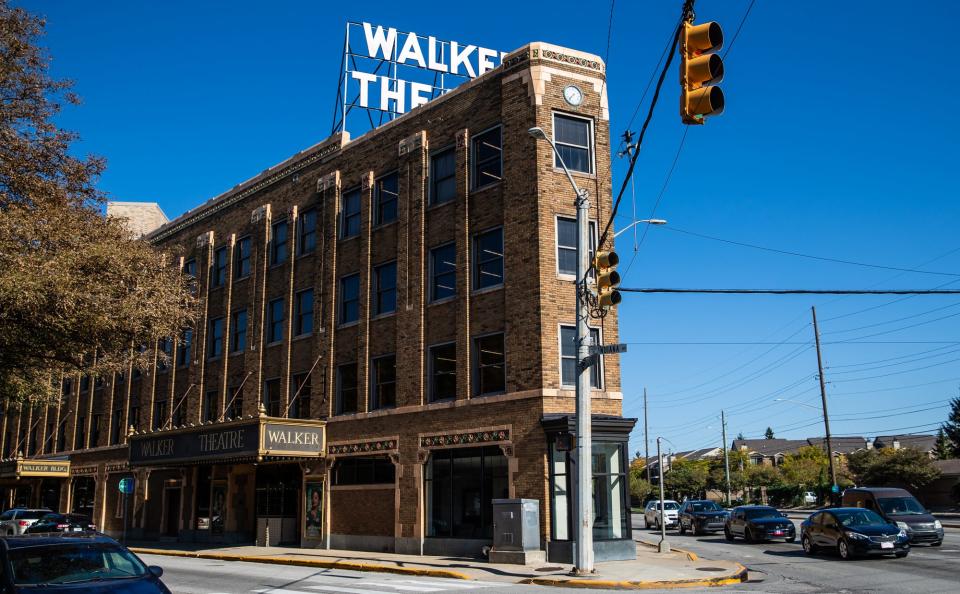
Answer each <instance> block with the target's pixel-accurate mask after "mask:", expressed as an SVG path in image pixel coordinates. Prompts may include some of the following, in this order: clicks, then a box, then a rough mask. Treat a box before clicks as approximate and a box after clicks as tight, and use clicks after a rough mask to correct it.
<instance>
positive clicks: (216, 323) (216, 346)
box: [207, 318, 223, 359]
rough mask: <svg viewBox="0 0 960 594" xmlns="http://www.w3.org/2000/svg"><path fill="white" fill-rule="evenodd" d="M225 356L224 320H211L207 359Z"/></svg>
mask: <svg viewBox="0 0 960 594" xmlns="http://www.w3.org/2000/svg"><path fill="white" fill-rule="evenodd" d="M221 355H223V318H214V319H212V320H210V337H209V339H208V340H207V358H208V359H213V358H214V357H219V356H221Z"/></svg>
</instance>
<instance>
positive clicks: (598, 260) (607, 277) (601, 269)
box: [593, 251, 623, 308]
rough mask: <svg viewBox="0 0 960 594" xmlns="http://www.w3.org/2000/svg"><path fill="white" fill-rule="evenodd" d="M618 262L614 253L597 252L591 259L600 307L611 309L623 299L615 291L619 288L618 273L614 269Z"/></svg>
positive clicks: (618, 257) (617, 257)
mask: <svg viewBox="0 0 960 594" xmlns="http://www.w3.org/2000/svg"><path fill="white" fill-rule="evenodd" d="M619 262H620V256H618V255H617V252H614V251H609V252H597V255H596V256H594V257H593V267H594V269H595V270H596V271H597V302H598V304H599V305H600V307H604V308H610V307H613V306H614V305H617V304H618V303H620V301H621V300H622V299H623V297H621V296H620V291H618V290H617V287H618V286H620V273H619V272H617V271H616V270H615V268H616V266H617V264H618V263H619Z"/></svg>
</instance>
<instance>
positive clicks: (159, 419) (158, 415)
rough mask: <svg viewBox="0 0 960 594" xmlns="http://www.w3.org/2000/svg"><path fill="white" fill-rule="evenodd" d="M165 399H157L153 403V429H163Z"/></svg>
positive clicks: (165, 421) (165, 416)
mask: <svg viewBox="0 0 960 594" xmlns="http://www.w3.org/2000/svg"><path fill="white" fill-rule="evenodd" d="M167 410H168V409H167V401H166V400H158V401H156V402H154V403H153V430H154V431H156V430H158V429H163V428H164V427H165V426H166V424H167V421H168V420H169V419H168V418H167V416H168V414H167Z"/></svg>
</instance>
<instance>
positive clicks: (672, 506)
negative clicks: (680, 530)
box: [654, 501, 680, 511]
mask: <svg viewBox="0 0 960 594" xmlns="http://www.w3.org/2000/svg"><path fill="white" fill-rule="evenodd" d="M654 507H657V508H660V509H665V510H667V511H670V510H672V509H680V504H678V503H677V502H676V501H664V502H663V504H658V505H655V506H654Z"/></svg>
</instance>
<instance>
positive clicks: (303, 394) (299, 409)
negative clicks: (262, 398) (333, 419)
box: [287, 373, 310, 419]
mask: <svg viewBox="0 0 960 594" xmlns="http://www.w3.org/2000/svg"><path fill="white" fill-rule="evenodd" d="M287 406H288V407H289V409H290V412H289V413H288V415H287V416H289V417H291V418H294V419H309V418H310V376H308V375H307V374H306V373H295V374H293V375H292V376H290V401H289V404H288V405H287Z"/></svg>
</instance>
